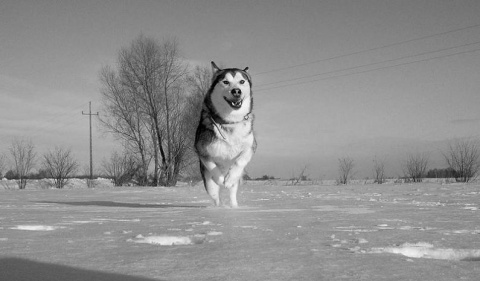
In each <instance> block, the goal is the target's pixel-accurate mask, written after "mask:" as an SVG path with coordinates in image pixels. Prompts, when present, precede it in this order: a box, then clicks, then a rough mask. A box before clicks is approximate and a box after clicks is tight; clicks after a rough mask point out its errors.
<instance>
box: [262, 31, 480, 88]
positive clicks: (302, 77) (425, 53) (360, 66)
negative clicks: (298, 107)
mask: <svg viewBox="0 0 480 281" xmlns="http://www.w3.org/2000/svg"><path fill="white" fill-rule="evenodd" d="M479 43H480V41H477V42H473V43H468V44H463V45H458V46H454V47H449V48H444V49H439V50H435V51H428V52H423V53H419V54H415V55H408V56H404V57H400V58H395V59H388V60H383V61H380V62H373V63H368V64H363V65H358V66H353V67H347V68H343V69H337V70H332V71H327V72H322V73H317V74H312V75H306V76H300V77H297V78H292V79H286V80H281V81H278V82H271V83H266V84H262V85H259V86H258V87H262V86H267V85H273V84H277V83H279V82H281V83H283V82H290V81H297V80H301V79H306V78H312V77H317V76H321V75H325V74H332V73H337V72H343V71H347V70H353V69H358V68H362V67H367V66H373V65H378V64H382V63H386V62H393V61H397V60H403V59H408V58H414V57H419V56H424V55H428V54H433V53H438V52H443V51H448V50H453V49H457V48H461V47H467V46H471V45H476V44H479Z"/></svg>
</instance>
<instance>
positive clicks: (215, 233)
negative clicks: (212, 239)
mask: <svg viewBox="0 0 480 281" xmlns="http://www.w3.org/2000/svg"><path fill="white" fill-rule="evenodd" d="M222 234H223V232H220V231H210V232H208V233H207V235H210V236H217V235H222Z"/></svg>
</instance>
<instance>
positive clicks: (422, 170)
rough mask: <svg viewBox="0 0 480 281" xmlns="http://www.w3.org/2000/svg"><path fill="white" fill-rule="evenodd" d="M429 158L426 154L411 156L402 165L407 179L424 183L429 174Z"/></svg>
mask: <svg viewBox="0 0 480 281" xmlns="http://www.w3.org/2000/svg"><path fill="white" fill-rule="evenodd" d="M428 162H429V157H428V155H427V154H426V153H415V154H409V155H408V156H407V160H405V162H404V163H403V165H402V168H403V173H404V175H405V178H408V179H410V180H411V181H413V182H422V181H423V178H424V177H425V175H426V174H427V168H428Z"/></svg>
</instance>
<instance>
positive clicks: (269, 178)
mask: <svg viewBox="0 0 480 281" xmlns="http://www.w3.org/2000/svg"><path fill="white" fill-rule="evenodd" d="M274 179H275V177H274V176H269V175H263V176H262V177H260V178H256V179H255V180H257V181H268V180H274Z"/></svg>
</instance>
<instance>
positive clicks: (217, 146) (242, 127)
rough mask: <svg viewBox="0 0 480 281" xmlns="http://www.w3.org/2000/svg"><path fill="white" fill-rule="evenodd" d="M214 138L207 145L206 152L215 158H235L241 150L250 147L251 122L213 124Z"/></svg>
mask: <svg viewBox="0 0 480 281" xmlns="http://www.w3.org/2000/svg"><path fill="white" fill-rule="evenodd" d="M214 131H215V135H216V139H215V140H214V141H213V142H211V143H210V145H209V146H208V148H207V150H208V154H209V155H210V156H211V157H213V158H216V159H217V160H223V161H229V160H233V159H235V158H236V157H237V156H238V155H240V154H241V153H242V152H243V151H245V150H247V149H251V147H252V146H253V142H254V136H253V133H252V124H251V122H242V123H239V124H235V125H218V124H216V125H215V126H214Z"/></svg>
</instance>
